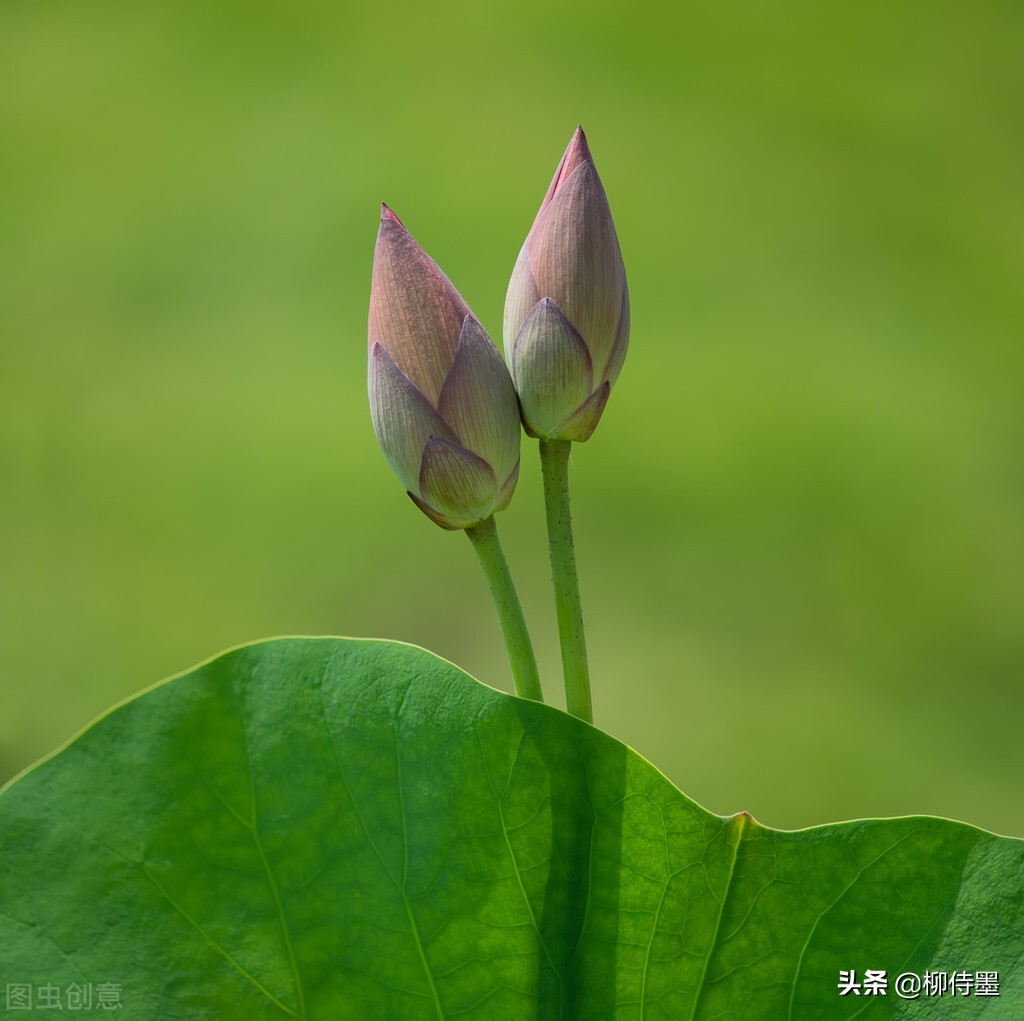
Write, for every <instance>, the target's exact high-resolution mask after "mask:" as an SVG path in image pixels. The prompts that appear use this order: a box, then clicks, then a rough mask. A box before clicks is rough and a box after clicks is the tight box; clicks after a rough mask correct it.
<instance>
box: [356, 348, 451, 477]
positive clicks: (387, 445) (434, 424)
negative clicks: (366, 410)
mask: <svg viewBox="0 0 1024 1021" xmlns="http://www.w3.org/2000/svg"><path fill="white" fill-rule="evenodd" d="M368 377H369V378H368V380H367V383H368V389H369V391H370V416H371V418H372V419H373V429H374V432H375V433H376V434H377V442H378V443H379V444H380V449H381V450H383V451H384V456H385V457H386V458H387V459H388V464H390V465H391V467H392V469H393V470H394V472H395V474H396V475H397V476H398V477H399V478H400V479H401V480H402V485H403V486H405V488H406V489H415V488H416V487H417V485H418V483H419V473H420V462H421V460H422V458H423V448H424V446H426V443H427V439H428V438H429V437H430V436H443V437H444V438H446V439H454V438H455V437H454V435H453V434H452V431H451V429H449V428H448V426H447V425H446V424H445V422H444V420H443V419H442V418H441V416H440V415H439V414H438V413H437V412H436V411H435V410H434V409H433V408H432V407H431V406H430V404H429V403H428V401H427V399H426V398H425V397H424V396H423V394H421V393H420V392H419V390H417V389H416V387H414V386H413V385H412V383H411V382H410V381H409V379H408V378H407V377H406V376H405V374H404V373H403V372H402V370H401V369H400V368H399V367H398V366H397V365H395V363H394V362H393V361H392V360H391V358H390V357H389V356H388V353H387V351H385V350H384V348H383V347H382V346H381V345H380V344H375V345H374V346H373V349H372V350H371V351H370V362H369V372H368Z"/></svg>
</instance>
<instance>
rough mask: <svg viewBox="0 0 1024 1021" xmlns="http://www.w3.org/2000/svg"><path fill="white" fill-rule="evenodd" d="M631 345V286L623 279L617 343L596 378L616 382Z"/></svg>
mask: <svg viewBox="0 0 1024 1021" xmlns="http://www.w3.org/2000/svg"><path fill="white" fill-rule="evenodd" d="M628 347H629V288H628V287H626V281H625V280H623V281H622V305H621V308H620V311H619V328H618V330H617V331H616V334H615V343H614V344H613V345H612V349H611V353H610V354H609V355H608V364H607V365H606V366H605V367H604V371H603V372H601V373H596V372H595V378H596V379H599V380H601V381H602V382H607V383H612V384H614V382H615V380H617V379H618V378H619V373H620V372H621V371H622V365H623V363H624V362H625V361H626V349H627V348H628Z"/></svg>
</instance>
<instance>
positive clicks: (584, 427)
mask: <svg viewBox="0 0 1024 1021" xmlns="http://www.w3.org/2000/svg"><path fill="white" fill-rule="evenodd" d="M610 392H611V384H610V383H603V384H602V385H601V386H599V387H598V388H597V390H595V391H594V393H593V394H591V396H590V397H589V398H588V399H587V401H586V402H585V403H583V404H581V405H580V407H578V408H577V409H576V410H575V411H574V412H573V413H572V414H571V415H569V416H568V417H567V418H566V419H565V420H564V421H562V422H559V423H558V425H556V426H555V428H554V429H553V430H552V435H551V439H553V440H573V441H575V442H576V443H583V442H584V440H589V439H590V437H591V436H592V435H593V434H594V430H595V429H596V428H597V423H598V422H600V421H601V416H602V415H603V414H604V406H605V405H606V404H607V403H608V394H609V393H610Z"/></svg>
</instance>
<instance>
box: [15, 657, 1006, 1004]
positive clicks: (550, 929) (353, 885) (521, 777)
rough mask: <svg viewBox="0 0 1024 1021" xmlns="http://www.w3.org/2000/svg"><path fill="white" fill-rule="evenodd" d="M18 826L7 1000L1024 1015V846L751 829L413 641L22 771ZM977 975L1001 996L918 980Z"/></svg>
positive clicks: (148, 696) (188, 685)
mask: <svg viewBox="0 0 1024 1021" xmlns="http://www.w3.org/2000/svg"><path fill="white" fill-rule="evenodd" d="M695 725H696V724H694V723H692V722H689V723H687V722H685V721H683V722H681V723H680V728H679V739H680V740H681V741H684V740H686V731H687V728H688V727H693V726H695ZM707 725H714V722H713V721H712V722H711V723H709V724H707ZM735 753H736V750H735V749H733V748H730V747H729V746H728V742H724V743H723V754H735ZM808 768H813V767H812V765H810V764H809V767H808ZM793 782H794V783H799V782H800V778H799V777H794V779H793ZM0 833H2V843H3V858H2V862H0V986H2V985H5V984H11V983H13V984H24V985H26V986H32V987H33V988H34V990H35V992H36V995H37V996H38V995H39V988H38V987H40V986H46V985H49V986H50V987H51V988H52V987H56V988H57V989H58V990H59V989H66V987H68V986H71V985H76V986H79V987H83V988H85V987H87V986H90V985H91V986H93V987H94V989H95V988H98V987H99V985H100V984H101V983H114V984H116V985H117V986H120V989H119V990H118V994H119V999H120V1003H121V1005H122V1014H121V1016H122V1017H124V1018H126V1019H132V1018H139V1019H145V1021H166V1019H193V1018H194V1019H204V1021H206V1019H213V1018H218V1019H234V1018H238V1019H245V1021H249V1019H258V1018H283V1017H299V1018H310V1019H314V1018H315V1019H332V1021H333V1019H339V1018H353V1019H359V1021H372V1019H378V1018H379V1019H386V1021H391V1019H395V1021H406V1019H408V1021H415V1019H419V1018H423V1019H438V1018H459V1019H499V1021H503V1019H518V1018H524V1019H525V1018H534V1017H540V1018H566V1019H568V1018H580V1019H583V1018H623V1019H625V1018H637V1019H640V1018H644V1019H650V1021H654V1019H663V1018H664V1019H667V1018H683V1019H696V1018H703V1019H712V1018H716V1019H725V1018H734V1019H744V1021H748V1019H749V1021H756V1019H760V1018H765V1019H776V1018H780V1019H782V1018H795V1019H816V1018H822V1019H829V1021H832V1019H843V1018H853V1017H862V1018H865V1019H873V1018H886V1017H903V1016H906V1017H913V1018H943V1019H949V1018H956V1019H959V1018H972V1017H978V1016H982V1015H983V1016H984V1018H985V1021H996V1019H999V1018H1007V1019H1010V1018H1014V1019H1017V1018H1020V1017H1021V1016H1022V1012H1024V962H1022V957H1024V906H1022V889H1024V871H1022V866H1024V842H1020V841H1016V840H1010V839H1006V838H1000V837H995V836H992V835H991V834H988V833H984V832H981V831H979V830H976V829H972V828H970V827H968V826H964V825H961V824H958V823H952V822H948V821H944V820H940V819H933V818H908V819H889V820H881V821H868V822H854V823H844V824H841V825H835V826H825V827H821V828H817V829H811V830H804V831H801V832H796V833H783V832H777V831H773V830H769V829H766V828H764V827H762V826H760V825H759V824H758V823H756V822H755V821H754V820H753V819H751V818H750V817H749V816H747V815H738V816H733V817H731V818H727V819H722V818H719V817H717V816H714V815H710V814H709V813H707V812H706V811H704V810H703V809H701V808H700V807H699V806H697V805H695V804H694V803H693V802H691V801H689V800H688V799H687V798H686V797H684V796H683V795H682V794H680V792H679V791H678V790H677V789H676V788H675V787H673V786H672V784H670V783H669V782H668V781H667V780H666V779H665V778H664V777H663V776H662V775H661V774H660V773H659V772H658V771H657V770H656V769H654V768H653V767H652V766H651V765H650V764H649V763H648V762H646V761H645V760H644V759H643V758H641V757H640V756H639V755H637V754H636V753H635V752H633V751H631V750H630V749H628V748H626V747H625V746H623V745H621V744H619V743H618V742H616V741H615V740H613V739H612V738H610V737H608V736H607V735H606V734H603V733H601V732H600V731H598V730H595V729H594V728H592V727H590V726H588V725H586V724H584V723H581V722H580V721H578V720H575V719H573V718H571V717H569V716H566V715H565V714H563V713H561V712H558V711H557V710H553V709H551V708H548V707H545V706H542V705H537V704H535V703H530V702H524V701H521V700H519V699H514V698H511V697H509V696H506V695H503V694H501V693H499V692H496V691H493V690H491V689H490V688H486V687H484V686H483V685H481V684H479V683H478V682H476V681H474V680H473V679H471V678H469V677H467V676H466V675H465V674H464V673H462V672H461V671H460V670H458V669H457V668H456V667H454V666H452V665H451V664H450V663H446V662H444V661H442V660H439V659H437V658H436V657H434V656H432V655H430V654H429V653H427V652H424V651H423V650H421V649H417V648H413V647H410V646H403V645H396V644H391V643H385V642H373V641H349V640H341V639H282V640H278V641H273V642H267V643H263V644H259V645H252V646H248V647H245V648H241V649H237V650H235V651H233V652H230V653H227V654H226V655H223V656H221V657H219V658H217V659H215V660H212V661H211V662H209V663H207V664H205V665H203V666H201V667H199V668H198V669H196V670H195V671H193V672H192V673H189V674H185V675H183V676H180V677H178V678H175V679H173V680H171V681H169V682H167V683H164V684H162V685H159V686H158V687H156V688H154V689H153V690H151V691H149V692H147V693H145V694H143V695H141V696H139V697H138V698H136V699H134V700H132V701H130V702H128V703H126V704H124V705H122V706H120V707H119V708H117V709H115V710H114V711H112V712H111V713H109V714H108V715H107V716H105V717H104V718H103V719H101V720H100V721H99V722H98V723H96V724H95V725H94V726H93V727H91V728H90V729H89V730H87V731H86V732H85V733H83V734H82V735H81V736H80V737H78V738H77V739H76V740H75V741H73V742H72V743H71V744H69V745H68V746H67V747H65V748H64V749H63V750H62V751H60V752H59V753H58V754H56V755H55V756H53V757H52V758H50V759H49V760H47V761H45V762H44V763H42V764H41V765H39V766H37V767H36V768H35V769H34V770H32V771H30V772H29V773H27V774H26V775H25V776H23V777H22V778H21V779H20V780H18V781H17V782H15V783H13V784H12V785H11V786H10V787H9V788H8V789H7V790H6V791H5V792H4V794H3V795H2V797H0ZM851 969H855V970H856V971H857V972H858V976H862V975H863V972H864V971H865V970H866V969H879V970H881V969H884V970H886V971H887V972H888V976H889V980H890V987H889V991H888V994H887V995H886V996H884V997H883V996H865V995H861V996H856V995H853V994H851V995H849V996H845V997H843V996H840V995H839V990H838V988H837V987H838V982H839V973H840V971H841V970H842V971H847V970H851ZM953 970H956V971H968V972H971V973H974V972H977V971H995V972H998V973H999V982H1000V993H1001V995H1000V996H999V997H982V996H977V995H972V996H969V997H966V996H959V997H955V998H953V997H950V996H949V994H948V993H947V994H946V995H945V996H943V997H938V996H935V997H930V998H924V997H922V998H920V999H918V1000H916V1001H907V1000H902V999H900V998H898V997H897V996H896V995H895V991H894V989H893V988H892V984H891V983H892V981H893V980H894V979H895V978H896V976H897V975H898V974H899V973H902V972H915V973H918V974H921V973H924V972H927V971H945V972H949V971H953ZM106 988H107V990H108V992H109V990H110V989H111V988H113V987H110V986H108V987H106ZM51 995H53V994H51Z"/></svg>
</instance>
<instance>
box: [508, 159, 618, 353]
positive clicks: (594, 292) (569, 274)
mask: <svg viewBox="0 0 1024 1021" xmlns="http://www.w3.org/2000/svg"><path fill="white" fill-rule="evenodd" d="M526 249H527V257H528V259H529V262H530V268H531V269H532V270H533V277H534V280H535V281H536V284H537V288H538V290H539V291H540V294H541V296H542V297H551V298H554V299H555V301H557V302H558V304H559V305H560V306H561V308H562V311H563V312H564V313H565V315H566V316H567V317H568V319H569V321H570V322H571V323H572V324H573V325H574V326H575V327H576V329H577V330H578V331H579V333H580V335H581V336H582V337H583V339H584V340H585V341H586V344H587V347H588V348H589V349H590V355H591V358H593V360H594V364H595V365H604V364H606V363H607V362H608V359H609V356H610V354H611V350H612V347H613V346H614V343H615V338H616V335H617V332H618V327H619V318H620V313H621V309H622V291H623V287H624V286H625V278H626V274H625V269H624V268H623V265H622V253H621V252H620V250H619V241H618V238H617V236H616V234H615V225H614V224H613V222H612V216H611V210H610V209H609V208H608V199H607V197H606V196H605V193H604V187H603V186H602V184H601V179H600V178H599V177H598V175H597V171H596V170H595V169H594V165H593V163H589V162H587V163H581V164H580V165H579V166H578V167H577V168H576V169H575V170H574V171H573V172H572V175H571V176H570V177H569V179H568V180H567V181H566V182H565V184H563V185H560V186H559V188H558V190H557V191H556V192H555V194H554V196H553V197H552V199H551V201H550V203H548V205H547V207H546V208H545V209H544V210H543V211H542V212H541V214H540V216H538V218H537V222H536V223H535V224H534V228H533V230H532V231H531V232H530V236H529V237H528V238H527V240H526Z"/></svg>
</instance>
